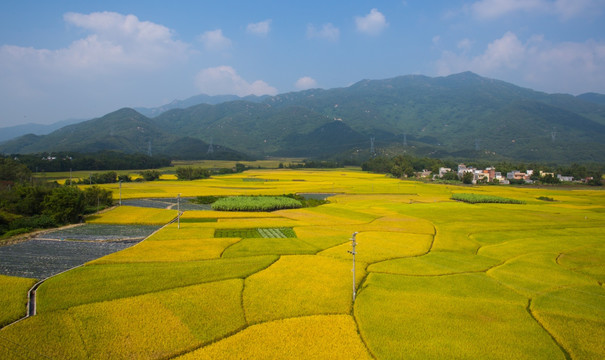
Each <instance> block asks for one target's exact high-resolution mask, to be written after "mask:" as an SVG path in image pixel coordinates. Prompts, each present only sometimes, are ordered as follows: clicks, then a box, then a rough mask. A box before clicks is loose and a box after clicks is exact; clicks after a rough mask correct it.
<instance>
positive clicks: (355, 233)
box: [348, 231, 357, 302]
mask: <svg viewBox="0 0 605 360" xmlns="http://www.w3.org/2000/svg"><path fill="white" fill-rule="evenodd" d="M356 237H357V231H355V232H354V233H353V236H352V237H351V245H352V247H353V251H348V253H349V254H351V255H353V302H355V296H356V295H357V292H356V290H355V254H357V252H356V251H355V246H357V241H356V239H355V238H356Z"/></svg>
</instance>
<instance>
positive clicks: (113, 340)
mask: <svg viewBox="0 0 605 360" xmlns="http://www.w3.org/2000/svg"><path fill="white" fill-rule="evenodd" d="M242 287H243V280H241V279H233V280H226V281H221V282H214V283H208V284H202V285H194V286H188V287H184V288H177V289H173V290H167V291H162V292H157V293H151V294H145V295H140V296H135V297H129V298H124V299H118V300H112V301H105V302H100V303H93V304H87V305H81V306H77V307H74V308H71V309H69V310H66V311H60V312H56V313H51V314H42V315H38V316H36V317H32V318H29V319H27V320H25V321H24V322H23V323H24V324H26V325H27V326H25V327H24V326H21V325H20V324H17V325H18V326H14V327H10V328H7V329H5V330H4V331H3V332H2V336H1V337H0V344H2V346H0V357H2V358H3V359H11V358H16V359H21V358H22V357H21V356H23V357H25V358H36V359H37V358H44V357H43V356H42V357H41V356H40V354H44V355H45V356H53V357H55V356H56V358H61V359H64V358H72V357H73V358H77V359H86V358H90V357H93V358H104V359H135V358H136V359H141V358H158V357H159V358H164V357H171V356H174V355H175V354H178V353H180V352H182V349H187V348H195V347H198V346H200V345H201V344H202V343H205V342H209V341H212V340H216V339H218V338H220V337H222V336H225V335H227V334H229V333H232V332H233V331H235V330H238V329H240V328H242V327H244V326H245V319H244V313H243V309H242V307H241V292H242ZM50 321H52V322H51V323H49V322H50ZM53 324H54V325H58V326H62V328H61V329H55V330H51V329H50V328H48V327H47V326H48V325H50V326H52V325H53ZM27 328H30V329H32V328H33V329H37V330H47V333H48V334H49V335H50V336H47V335H41V336H40V335H37V334H36V333H35V332H31V331H30V332H27V331H25V329H27ZM17 338H18V339H19V340H18V341H19V344H27V348H19V347H18V346H15V343H13V342H12V341H14V340H15V339H17ZM9 341H10V342H9ZM67 343H69V344H67ZM88 354H90V355H88Z"/></svg>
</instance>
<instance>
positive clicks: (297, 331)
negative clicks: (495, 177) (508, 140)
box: [0, 169, 605, 359]
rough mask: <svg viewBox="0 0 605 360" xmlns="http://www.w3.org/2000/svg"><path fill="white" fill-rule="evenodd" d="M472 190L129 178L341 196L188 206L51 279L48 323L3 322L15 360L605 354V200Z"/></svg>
mask: <svg viewBox="0 0 605 360" xmlns="http://www.w3.org/2000/svg"><path fill="white" fill-rule="evenodd" d="M246 177H252V178H259V179H278V180H279V181H272V182H250V183H249V182H247V181H242V178H246ZM298 180H305V181H298ZM107 186H110V185H107ZM468 191H469V188H468V187H462V186H456V185H434V184H425V183H420V182H413V181H400V180H397V179H391V178H387V177H384V176H381V175H376V174H365V173H362V172H359V171H350V170H340V169H339V170H322V171H315V170H313V171H307V170H305V171H293V170H280V171H273V170H251V171H247V172H246V173H244V174H231V175H225V176H222V175H221V176H216V177H214V178H212V179H206V180H200V181H191V182H183V181H181V182H177V181H170V180H164V181H161V182H157V183H147V184H138V183H137V184H134V183H133V184H128V185H126V187H125V189H123V192H124V194H126V196H128V197H130V198H134V197H137V198H158V200H157V201H158V202H163V200H161V199H159V198H161V197H164V196H167V195H170V196H171V198H169V200H170V199H174V198H175V197H176V194H178V193H181V194H182V195H181V196H185V194H188V195H187V196H234V195H279V194H284V193H297V192H298V193H309V192H311V193H312V192H325V193H331V194H335V193H340V194H338V195H334V196H332V197H331V198H330V201H331V203H330V204H326V205H321V206H319V207H316V208H302V209H285V210H277V211H273V212H271V213H267V212H227V211H212V210H210V211H197V210H196V211H185V213H184V214H183V215H182V216H181V223H180V226H181V228H180V229H178V225H177V224H176V223H172V224H169V225H166V226H165V227H163V228H162V229H161V230H159V231H157V232H156V233H154V235H152V236H150V237H149V238H147V239H146V240H145V241H143V242H141V243H139V244H138V245H136V246H134V247H132V248H130V249H127V250H125V251H121V252H118V253H115V254H112V255H109V256H106V257H104V258H101V259H98V260H96V261H93V262H92V263H89V264H86V265H85V266H83V267H81V268H78V269H76V270H72V271H69V272H66V273H65V274H62V275H59V276H56V277H54V278H51V279H49V280H47V282H45V283H44V284H43V285H42V286H41V288H40V289H39V290H38V312H39V314H40V315H37V316H35V317H33V318H31V319H26V320H24V321H21V322H19V323H17V324H14V325H11V326H9V327H6V328H4V329H2V330H0V358H8V359H11V358H22V357H26V358H28V357H29V358H38V357H43V356H42V355H40V354H38V353H36V351H38V350H40V351H41V353H42V354H44V356H48V357H52V358H61V359H63V358H91V357H95V356H98V357H104V358H110V357H111V358H158V357H161V358H174V357H177V356H179V355H182V354H185V355H184V358H213V359H214V358H217V359H219V358H347V359H349V358H365V357H368V356H371V357H372V358H376V359H399V358H412V359H414V358H416V359H442V358H478V359H480V358H515V359H517V358H519V359H524V358H525V359H530V358H531V359H564V358H566V357H567V358H572V359H584V358H586V359H592V358H595V359H601V358H603V357H605V355H604V351H603V346H602V340H601V339H602V338H603V337H605V334H603V329H605V324H604V322H603V318H604V317H605V315H604V314H603V312H604V311H605V305H604V303H603V301H602V300H603V299H604V298H605V294H604V292H605V287H603V285H602V284H603V282H604V281H605V252H604V247H603V233H604V231H605V217H604V216H605V192H603V191H595V190H585V189H575V188H574V189H565V190H561V189H558V188H556V187H549V188H548V189H538V188H533V187H518V188H515V187H505V186H474V187H472V191H473V192H474V193H477V194H478V195H483V196H488V197H489V196H496V197H501V198H507V199H517V200H519V201H524V202H525V204H524V205H523V206H519V205H509V204H491V205H488V206H481V205H477V206H471V205H469V204H466V203H463V202H458V201H451V199H450V197H451V194H455V193H465V192H468ZM115 197H117V196H116V195H115V194H114V198H115ZM540 197H548V198H552V199H556V201H554V202H551V201H544V200H540ZM154 201H155V200H154ZM166 201H168V200H166ZM123 208H124V207H123ZM137 210H138V209H137ZM141 210H143V211H145V209H141ZM151 210H155V211H158V212H160V213H163V214H164V213H170V210H165V209H151ZM133 211H135V210H133ZM109 213H111V212H109ZM173 214H176V213H175V212H173ZM141 215H143V216H145V215H144V212H142V213H141ZM101 216H103V215H101ZM121 216H123V217H126V216H128V215H127V214H126V213H124V214H122V215H121ZM117 218H119V216H117ZM129 221H133V220H129ZM125 223H128V222H125ZM163 224H165V223H162V224H158V226H159V225H163ZM85 226H89V225H85ZM95 226H97V225H96V224H95ZM98 226H110V225H98ZM111 226H115V225H111ZM354 231H357V232H359V234H358V236H357V241H358V244H357V254H356V260H357V268H356V271H357V273H356V275H357V278H356V282H355V283H356V286H357V299H356V301H355V302H353V301H352V289H351V285H352V284H351V281H352V279H351V277H352V273H351V267H352V264H351V254H350V253H349V252H348V251H350V250H351V242H350V237H351V234H352V233H353V232H354ZM230 232H231V233H230ZM290 232H292V233H290ZM215 234H224V236H236V237H217V238H215V237H214V236H215ZM282 235H283V236H290V237H280V236H282ZM263 236H265V237H263ZM54 242H57V241H54ZM66 243H76V242H66ZM2 250H3V248H0V252H1V251H2ZM3 265H4V262H3V260H0V268H1V267H2V266H3ZM366 275H367V276H366ZM360 287H361V288H360ZM2 289H3V290H4V287H3V288H2ZM361 339H363V341H362V340H361ZM365 345H367V347H368V348H369V350H371V354H370V353H369V352H368V351H367V350H366V349H365ZM19 350H21V352H19Z"/></svg>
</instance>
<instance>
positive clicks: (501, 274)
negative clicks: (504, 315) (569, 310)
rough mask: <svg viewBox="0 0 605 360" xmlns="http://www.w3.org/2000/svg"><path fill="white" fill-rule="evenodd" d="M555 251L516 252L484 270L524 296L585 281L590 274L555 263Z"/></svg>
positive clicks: (584, 282)
mask: <svg viewBox="0 0 605 360" xmlns="http://www.w3.org/2000/svg"><path fill="white" fill-rule="evenodd" d="M556 258H557V254H549V253H533V254H528V255H523V256H519V257H516V258H513V259H512V260H509V261H507V262H506V263H504V264H503V265H500V266H497V267H494V268H492V269H490V270H489V271H488V272H487V274H488V275H489V276H490V277H493V278H494V279H496V280H498V281H499V282H500V283H502V284H504V285H506V286H508V287H510V288H512V289H514V290H515V291H517V292H519V293H520V294H523V295H525V296H527V297H534V296H536V295H538V294H540V293H542V292H545V291H549V290H552V289H556V288H560V287H563V286H571V285H589V284H590V283H593V282H594V280H593V279H591V278H590V277H588V276H586V275H582V274H578V273H576V272H573V271H570V270H567V269H565V268H563V267H562V266H560V265H558V264H557V263H556Z"/></svg>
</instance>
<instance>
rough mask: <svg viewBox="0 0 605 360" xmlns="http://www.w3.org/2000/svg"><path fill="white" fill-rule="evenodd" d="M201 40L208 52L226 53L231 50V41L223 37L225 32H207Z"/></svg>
mask: <svg viewBox="0 0 605 360" xmlns="http://www.w3.org/2000/svg"><path fill="white" fill-rule="evenodd" d="M199 40H200V41H201V42H202V43H203V44H204V48H206V50H208V51H224V50H227V49H229V48H231V40H230V39H229V38H228V37H226V36H225V35H223V30H221V29H216V30H210V31H206V32H205V33H203V34H202V35H200V36H199Z"/></svg>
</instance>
